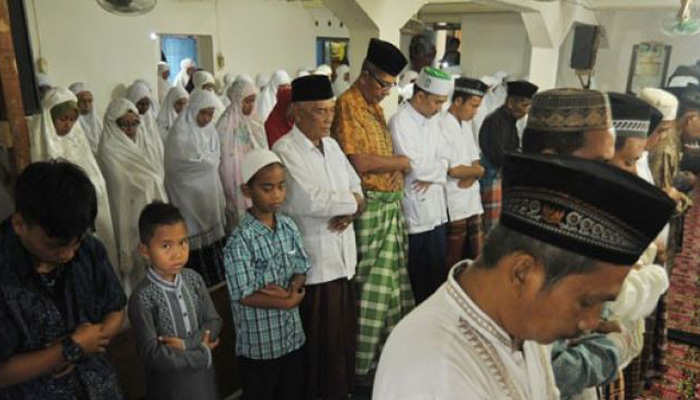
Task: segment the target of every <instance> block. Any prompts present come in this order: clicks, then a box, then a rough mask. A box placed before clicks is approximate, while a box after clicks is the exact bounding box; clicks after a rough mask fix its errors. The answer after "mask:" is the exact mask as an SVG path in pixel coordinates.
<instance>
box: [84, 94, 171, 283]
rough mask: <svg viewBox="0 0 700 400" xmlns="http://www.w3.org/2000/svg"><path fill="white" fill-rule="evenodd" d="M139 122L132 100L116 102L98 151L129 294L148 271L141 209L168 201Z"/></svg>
mask: <svg viewBox="0 0 700 400" xmlns="http://www.w3.org/2000/svg"><path fill="white" fill-rule="evenodd" d="M183 90H184V89H183ZM139 121H140V118H139V112H138V109H137V108H136V106H135V105H134V104H133V103H132V102H130V101H129V100H127V99H117V100H114V101H112V103H110V105H109V107H108V108H107V113H106V114H105V121H104V122H105V123H104V126H105V128H104V132H103V133H102V137H103V139H102V143H100V150H99V152H98V153H97V161H98V162H99V163H100V167H102V172H103V173H104V177H105V180H106V181H107V189H108V193H109V204H110V206H111V208H112V216H113V218H114V232H115V234H116V238H117V249H118V251H119V268H118V272H119V277H120V278H121V281H122V285H123V286H124V291H125V292H126V294H127V296H128V295H129V294H131V292H132V291H133V290H134V289H135V288H136V285H138V284H139V282H140V281H141V280H142V279H143V277H144V276H145V272H146V263H145V260H144V259H143V258H142V257H140V256H139V254H138V250H137V249H138V244H139V227H138V220H139V215H140V213H141V210H142V209H143V208H144V207H145V206H146V205H147V204H149V203H151V202H153V201H156V200H159V201H164V202H166V201H168V197H167V195H166V194H165V186H164V183H163V180H164V176H163V174H162V173H161V172H160V171H158V170H156V168H154V167H153V165H152V164H151V163H150V162H148V157H147V155H146V151H145V141H144V138H143V135H142V133H143V132H142V131H140V130H139V129H138V128H139Z"/></svg>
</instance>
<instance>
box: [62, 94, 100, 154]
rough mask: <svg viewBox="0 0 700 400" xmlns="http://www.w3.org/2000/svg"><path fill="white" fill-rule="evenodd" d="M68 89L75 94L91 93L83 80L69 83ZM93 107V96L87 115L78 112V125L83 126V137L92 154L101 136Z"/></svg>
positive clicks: (98, 120)
mask: <svg viewBox="0 0 700 400" xmlns="http://www.w3.org/2000/svg"><path fill="white" fill-rule="evenodd" d="M68 89H69V90H70V91H71V92H73V94H75V95H76V96H77V95H78V94H80V93H82V92H90V93H92V92H91V90H90V89H89V88H88V87H87V85H85V84H84V83H83V82H75V83H74V84H72V85H70V86H69V87H68ZM95 108H96V105H95V100H94V97H93V102H92V111H90V113H89V114H88V115H82V114H80V117H79V118H78V121H79V122H80V126H81V127H82V128H83V132H84V133H85V137H86V138H87V140H88V142H89V143H90V150H92V154H96V153H97V148H98V146H99V145H100V138H101V137H102V121H100V118H99V117H98V116H97V111H95Z"/></svg>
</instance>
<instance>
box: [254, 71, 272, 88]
mask: <svg viewBox="0 0 700 400" xmlns="http://www.w3.org/2000/svg"><path fill="white" fill-rule="evenodd" d="M268 83H270V75H268V74H264V73H262V72H261V73H259V74H257V75H255V86H256V87H257V88H258V90H263V89H264V88H265V86H267V84H268Z"/></svg>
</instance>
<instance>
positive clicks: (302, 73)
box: [297, 68, 310, 78]
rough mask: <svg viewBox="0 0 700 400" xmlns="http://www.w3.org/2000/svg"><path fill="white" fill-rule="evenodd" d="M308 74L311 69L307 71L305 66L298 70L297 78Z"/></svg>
mask: <svg viewBox="0 0 700 400" xmlns="http://www.w3.org/2000/svg"><path fill="white" fill-rule="evenodd" d="M307 75H310V74H309V71H307V70H305V69H303V68H300V69H299V70H298V71H297V78H302V77H304V76H307Z"/></svg>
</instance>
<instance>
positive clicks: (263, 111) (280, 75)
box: [256, 70, 292, 123]
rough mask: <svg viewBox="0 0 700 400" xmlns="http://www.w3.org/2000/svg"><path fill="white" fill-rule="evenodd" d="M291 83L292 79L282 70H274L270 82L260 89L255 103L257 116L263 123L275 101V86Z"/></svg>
mask: <svg viewBox="0 0 700 400" xmlns="http://www.w3.org/2000/svg"><path fill="white" fill-rule="evenodd" d="M291 83H292V80H291V79H290V78H289V74H287V72H286V71H284V70H279V71H275V73H274V74H272V79H270V83H268V84H267V86H265V88H264V89H263V90H262V92H261V95H260V98H259V99H258V101H257V103H256V109H257V110H258V116H259V117H260V120H261V121H262V122H263V123H265V121H266V120H267V117H268V116H269V115H270V113H271V112H272V109H273V108H275V104H276V103H277V88H279V87H280V86H282V85H289V84H291Z"/></svg>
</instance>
